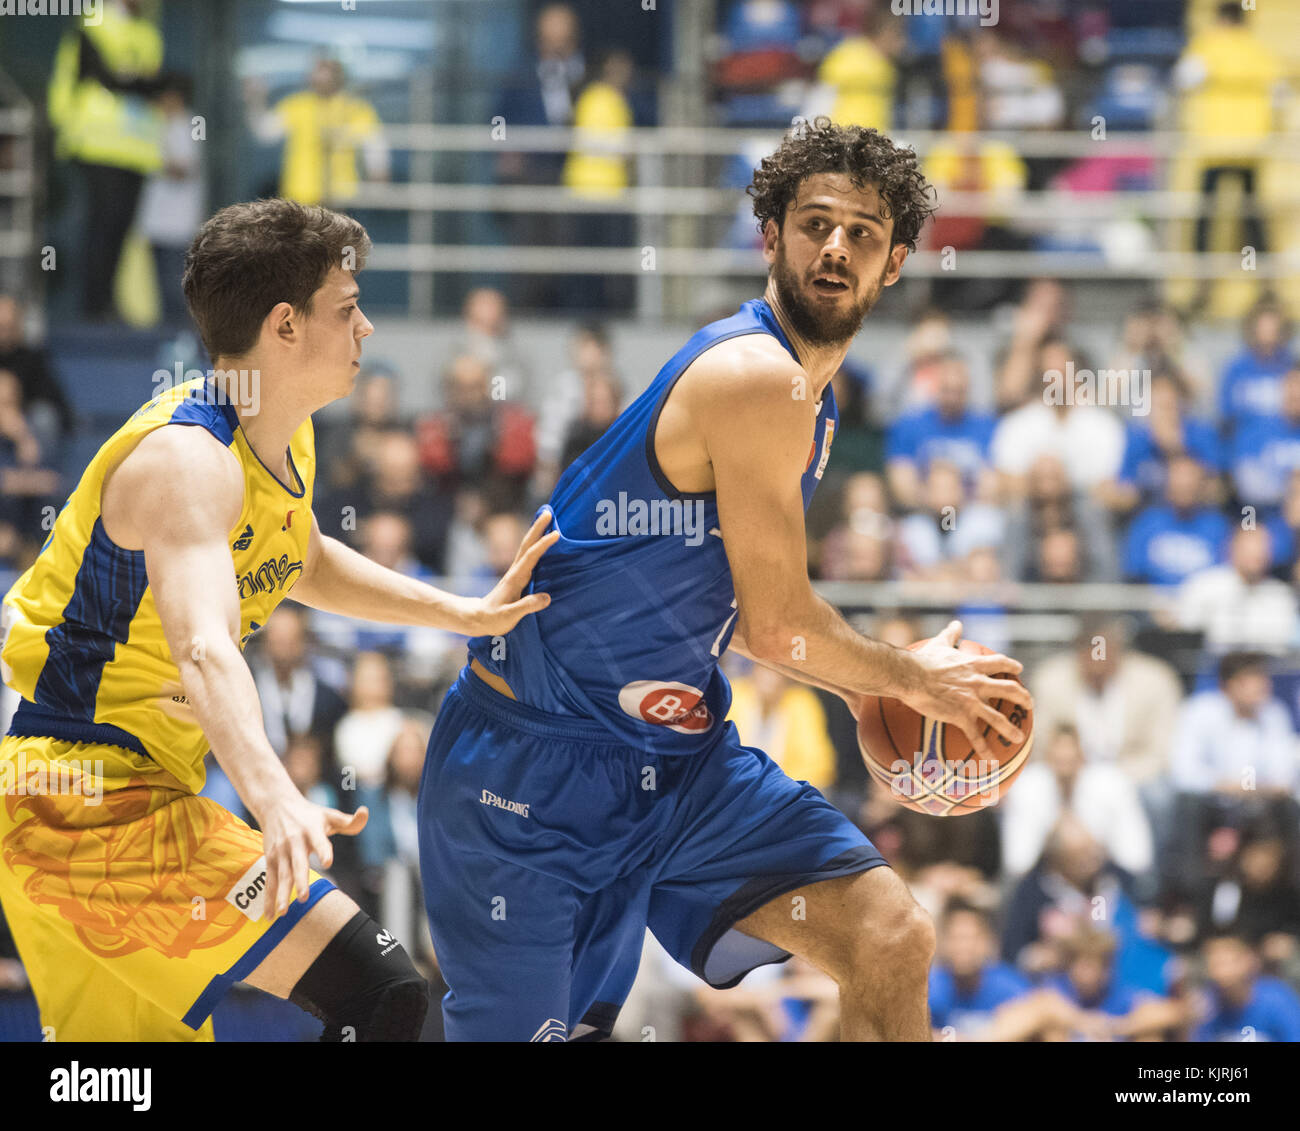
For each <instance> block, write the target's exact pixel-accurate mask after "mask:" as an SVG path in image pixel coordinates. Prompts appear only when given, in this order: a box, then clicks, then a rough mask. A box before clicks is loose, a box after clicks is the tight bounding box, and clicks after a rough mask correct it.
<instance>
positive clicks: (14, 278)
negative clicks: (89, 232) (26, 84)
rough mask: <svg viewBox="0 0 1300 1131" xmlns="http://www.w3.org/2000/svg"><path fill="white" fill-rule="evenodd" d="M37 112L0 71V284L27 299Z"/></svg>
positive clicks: (32, 257)
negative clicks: (4, 149)
mask: <svg viewBox="0 0 1300 1131" xmlns="http://www.w3.org/2000/svg"><path fill="white" fill-rule="evenodd" d="M36 129H37V117H36V111H35V108H34V107H33V106H32V104H31V102H30V101H29V100H28V99H27V97H26V95H24V94H23V92H22V91H21V90H20V89H19V88H18V85H17V84H16V83H15V82H14V81H13V80H12V79H11V78H10V77H9V76H8V75H7V74H5V73H4V72H3V71H0V139H9V145H8V150H9V152H8V161H9V166H10V167H8V168H5V169H3V170H0V283H2V284H3V286H4V288H5V290H7V291H9V292H10V293H13V294H23V295H31V293H32V290H33V286H34V284H35V276H36V274H37V271H36V251H37V239H36V220H37V217H36V186H37V184H38V183H39V170H38V168H37V147H36Z"/></svg>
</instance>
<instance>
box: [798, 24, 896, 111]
mask: <svg viewBox="0 0 1300 1131" xmlns="http://www.w3.org/2000/svg"><path fill="white" fill-rule="evenodd" d="M870 29H874V30H870ZM902 48H903V33H902V29H901V27H900V22H899V20H897V19H895V18H893V17H891V16H888V15H886V16H885V17H884V18H883V19H880V20H879V21H878V22H873V19H872V18H871V17H868V18H867V20H865V21H864V24H863V34H862V35H854V36H850V37H849V38H847V39H845V40H843V41H842V42H841V43H840V44H839V45H838V46H836V47H834V48H832V49H831V51H830V52H829V53H828V54H827V56H826V58H825V59H823V60H822V63H821V66H820V67H818V68H817V81H818V82H819V83H821V84H822V85H823V86H826V87H830V88H831V89H832V90H833V91H834V97H835V101H834V103H833V105H832V107H831V111H830V116H831V120H832V121H834V122H835V123H836V124H837V125H841V126H874V127H875V128H876V129H878V130H888V129H889V128H890V126H892V125H893V120H894V90H895V87H896V86H897V84H898V70H897V68H896V67H895V66H894V59H895V58H897V56H898V54H899V52H900V51H901V50H902Z"/></svg>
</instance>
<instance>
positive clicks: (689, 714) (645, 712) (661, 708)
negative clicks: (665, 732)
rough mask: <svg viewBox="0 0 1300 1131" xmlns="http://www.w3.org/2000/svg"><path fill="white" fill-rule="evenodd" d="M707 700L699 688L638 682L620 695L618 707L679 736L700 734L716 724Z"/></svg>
mask: <svg viewBox="0 0 1300 1131" xmlns="http://www.w3.org/2000/svg"><path fill="white" fill-rule="evenodd" d="M703 699H704V692H702V691H701V690H700V689H699V688H698V687H692V686H691V685H690V684H689V683H674V682H672V681H671V680H658V679H639V680H636V681H635V682H633V683H629V684H628V685H627V686H626V687H624V688H623V690H621V691H620V692H619V693H618V705H619V706H620V707H622V708H623V710H624V712H625V713H626V714H629V715H631V716H632V717H633V718H634V719H640V720H641V721H642V722H646V723H653V724H654V725H655V726H665V727H668V728H669V729H670V730H675V731H677V732H678V733H679V734H699V733H700V732H701V731H706V730H708V729H709V727H710V726H712V725H713V716H712V715H711V714H710V713H709V708H708V707H707V706H706V705H705V704H704V702H703Z"/></svg>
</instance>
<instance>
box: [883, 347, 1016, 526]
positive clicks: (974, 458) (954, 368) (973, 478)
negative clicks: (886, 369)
mask: <svg viewBox="0 0 1300 1131" xmlns="http://www.w3.org/2000/svg"><path fill="white" fill-rule="evenodd" d="M935 364H936V365H937V367H938V375H937V377H936V381H935V392H934V403H933V404H931V405H926V406H925V407H923V408H917V409H913V410H911V411H910V412H905V413H903V414H902V415H901V416H899V417H898V419H897V420H895V421H894V423H893V425H892V427H890V429H889V433H888V436H887V438H886V442H885V460H886V467H885V470H886V475H887V477H888V479H889V489H890V491H891V492H892V493H893V496H894V498H895V500H896V501H897V503H898V505H899V506H900V507H902V508H903V509H905V510H911V509H913V508H914V507H918V506H920V505H921V495H922V488H921V485H922V483H923V482H924V480H925V478H926V475H927V473H928V472H929V469H930V464H931V463H932V462H933V461H935V460H944V461H946V462H948V463H952V464H955V465H956V466H957V467H958V468H959V469H960V471H961V473H962V478H963V480H964V481H965V487H966V491H967V493H968V494H971V495H977V494H979V493H980V491H979V487H980V479H981V477H982V476H983V475H985V473H986V472H987V471H988V468H989V445H990V443H991V442H992V439H993V429H994V427H995V426H996V424H997V420H996V418H995V417H994V416H993V415H992V414H991V413H987V412H979V411H977V410H975V409H973V408H971V406H970V371H969V369H968V368H967V365H966V361H965V359H964V358H962V357H961V355H960V354H956V353H944V354H942V355H941V356H940V357H939V358H938V359H936V362H935Z"/></svg>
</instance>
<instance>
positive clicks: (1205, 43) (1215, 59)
mask: <svg viewBox="0 0 1300 1131" xmlns="http://www.w3.org/2000/svg"><path fill="white" fill-rule="evenodd" d="M1174 83H1175V85H1176V86H1177V87H1178V88H1179V89H1180V90H1181V91H1182V92H1183V129H1184V130H1185V131H1186V132H1187V134H1188V135H1190V136H1191V137H1192V138H1194V139H1196V140H1198V141H1200V140H1202V139H1214V138H1224V139H1226V140H1227V141H1228V142H1229V143H1231V142H1233V141H1237V142H1241V141H1251V140H1258V139H1262V138H1266V137H1268V136H1269V135H1270V134H1271V133H1272V132H1273V129H1274V117H1275V103H1276V100H1277V99H1278V96H1279V94H1280V92H1281V83H1282V63H1281V60H1280V59H1279V57H1278V55H1277V53H1276V52H1274V51H1273V49H1272V48H1271V47H1269V46H1268V45H1267V44H1265V43H1264V42H1263V41H1262V40H1260V39H1259V37H1258V36H1256V35H1255V34H1254V33H1253V32H1252V31H1251V29H1250V28H1248V27H1247V26H1246V13H1245V12H1244V11H1243V10H1242V7H1241V4H1240V3H1225V4H1220V5H1219V8H1218V13H1217V15H1216V17H1215V20H1214V22H1213V23H1212V24H1211V25H1210V26H1209V27H1207V28H1206V29H1205V30H1204V31H1202V32H1201V33H1200V34H1198V35H1196V36H1194V37H1193V38H1192V41H1191V42H1190V43H1189V44H1188V45H1187V50H1186V51H1184V52H1183V56H1182V58H1181V59H1179V61H1178V65H1177V66H1176V67H1175V68H1174ZM1192 159H1193V161H1194V163H1195V166H1196V168H1197V169H1198V170H1199V172H1200V181H1201V186H1200V187H1201V194H1202V201H1203V203H1204V205H1205V208H1206V214H1205V215H1202V216H1201V217H1199V218H1198V219H1197V221H1196V242H1195V246H1196V250H1197V251H1205V250H1206V249H1207V247H1208V246H1209V233H1210V215H1209V212H1210V210H1211V209H1212V208H1213V204H1214V198H1215V196H1216V194H1217V192H1218V186H1219V181H1220V179H1221V178H1222V177H1223V176H1224V175H1225V174H1227V175H1229V176H1235V177H1239V178H1240V179H1241V183H1242V192H1243V194H1244V196H1245V197H1246V200H1245V202H1244V203H1245V205H1246V207H1245V209H1244V213H1245V216H1244V220H1243V227H1244V229H1245V233H1244V234H1245V240H1246V243H1247V244H1248V245H1249V246H1251V247H1253V248H1255V249H1256V250H1257V251H1264V250H1266V246H1265V236H1264V226H1263V224H1262V223H1261V221H1260V216H1259V211H1258V209H1259V197H1258V195H1257V194H1256V188H1257V185H1256V180H1257V172H1258V169H1259V166H1260V162H1261V158H1259V157H1250V156H1242V155H1236V156H1234V155H1232V153H1231V148H1230V147H1229V148H1228V149H1227V150H1225V152H1224V153H1222V154H1216V153H1215V152H1214V151H1213V150H1212V149H1211V150H1205V149H1203V148H1202V147H1201V146H1199V145H1198V146H1197V147H1196V148H1195V149H1193V150H1192Z"/></svg>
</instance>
